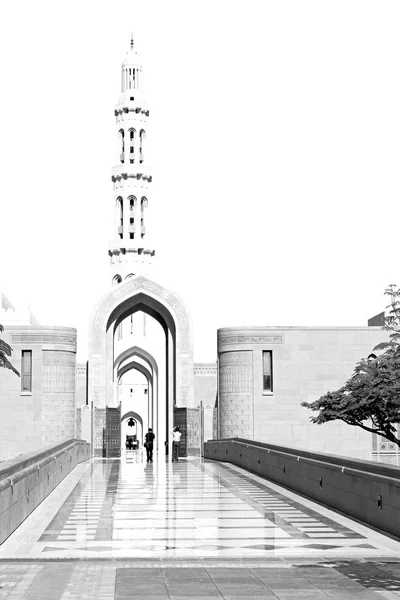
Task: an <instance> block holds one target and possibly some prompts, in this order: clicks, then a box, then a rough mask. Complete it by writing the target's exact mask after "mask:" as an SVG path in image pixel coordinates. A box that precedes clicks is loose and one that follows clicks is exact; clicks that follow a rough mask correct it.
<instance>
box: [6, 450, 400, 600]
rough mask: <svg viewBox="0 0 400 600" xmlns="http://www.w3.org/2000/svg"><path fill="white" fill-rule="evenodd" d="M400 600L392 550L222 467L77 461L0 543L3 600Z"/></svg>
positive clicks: (392, 545) (376, 537) (398, 560)
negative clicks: (81, 463) (250, 599)
mask: <svg viewBox="0 0 400 600" xmlns="http://www.w3.org/2000/svg"><path fill="white" fill-rule="evenodd" d="M3 598H9V599H10V600H22V599H24V600H39V599H40V600H46V599H48V600H77V599H82V600H83V599H88V600H90V599H93V600H94V599H96V600H114V599H128V598H137V599H139V598H140V599H143V600H151V599H153V598H154V599H155V598H157V599H167V598H169V599H178V598H179V599H181V600H182V599H183V598H190V599H192V600H194V599H195V598H202V599H203V600H211V599H214V598H220V599H221V598H225V599H226V600H228V599H229V600H235V599H236V598H237V599H239V598H240V599H241V600H246V599H247V598H252V600H254V598H278V599H280V600H289V599H292V598H298V599H302V598H304V599H307V600H313V599H314V598H315V599H317V598H321V599H322V598H324V599H331V600H347V599H348V600H350V599H351V600H357V599H358V598H359V599H360V600H361V599H362V600H370V599H371V600H372V599H374V598H375V599H379V598H387V599H391V598H396V599H398V598H400V543H398V542H396V541H394V540H391V539H390V538H388V537H386V536H383V535H381V534H378V533H377V532H374V531H371V530H369V529H367V528H364V527H363V526H361V525H360V524H358V523H355V522H353V521H350V520H349V519H347V518H344V517H342V516H339V515H338V514H336V513H333V512H332V511H329V510H327V509H324V508H323V507H321V506H319V505H317V504H315V503H312V502H311V501H308V500H305V499H303V498H300V497H299V496H296V495H295V494H293V493H291V492H288V491H287V490H284V489H283V488H280V487H279V486H277V485H274V484H272V483H269V482H267V481H265V480H263V479H261V478H259V477H256V476H253V475H251V474H249V473H247V472H245V471H242V470H241V469H238V468H237V467H234V466H232V465H228V464H218V463H213V462H202V461H200V460H196V459H193V460H189V459H188V460H181V461H180V462H178V463H166V462H165V460H164V458H161V457H160V459H159V460H158V462H157V461H156V462H155V463H150V464H146V463H144V462H143V458H142V455H141V454H139V453H136V452H130V453H128V454H127V455H126V456H124V457H123V459H121V460H108V461H106V460H101V459H99V460H94V461H93V462H91V463H90V464H86V465H80V466H79V467H77V468H76V469H75V470H74V472H73V473H72V474H71V475H70V476H68V477H67V478H66V480H64V482H62V483H61V484H60V485H59V486H58V488H57V489H56V490H55V491H54V492H53V493H52V494H51V495H50V496H49V497H48V498H47V499H46V500H45V501H44V502H43V503H42V504H41V505H40V506H39V507H38V508H37V509H36V511H35V512H34V513H33V514H32V515H31V516H30V517H29V518H28V519H27V520H26V521H25V523H23V524H22V525H21V526H20V527H19V529H18V530H17V531H16V532H15V533H14V534H13V535H12V536H11V537H10V538H9V539H8V540H7V541H6V542H5V543H4V544H3V545H2V546H1V547H0V600H2V599H3Z"/></svg>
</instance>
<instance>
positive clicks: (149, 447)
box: [144, 427, 156, 462]
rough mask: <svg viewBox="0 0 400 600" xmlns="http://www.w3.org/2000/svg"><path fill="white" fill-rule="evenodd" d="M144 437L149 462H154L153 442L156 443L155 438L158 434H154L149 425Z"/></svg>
mask: <svg viewBox="0 0 400 600" xmlns="http://www.w3.org/2000/svg"><path fill="white" fill-rule="evenodd" d="M144 437H145V440H146V442H145V447H146V456H147V462H153V443H154V439H155V437H156V436H155V435H154V433H153V430H152V428H151V427H149V430H148V432H147V433H146V435H145V436H144Z"/></svg>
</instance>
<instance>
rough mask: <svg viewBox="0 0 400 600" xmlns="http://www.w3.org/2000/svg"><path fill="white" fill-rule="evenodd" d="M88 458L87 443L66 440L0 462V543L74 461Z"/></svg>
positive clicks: (47, 493) (58, 481)
mask: <svg viewBox="0 0 400 600" xmlns="http://www.w3.org/2000/svg"><path fill="white" fill-rule="evenodd" d="M89 458H90V446H89V444H87V443H85V442H81V441H78V440H69V441H67V442H65V443H63V444H55V445H50V446H47V447H46V448H43V449H41V450H39V451H37V452H30V453H27V454H26V455H24V456H23V457H20V458H16V459H14V460H9V461H6V462H4V463H2V464H1V465H0V466H1V468H0V544H2V543H3V542H4V540H5V539H7V538H8V536H9V535H11V533H12V532H13V531H15V530H16V529H17V527H19V525H20V524H21V523H22V522H23V521H24V520H25V519H26V517H27V516H28V515H30V513H31V512H32V511H33V510H35V508H36V507H37V506H38V505H39V504H40V503H41V502H42V501H43V500H44V499H45V498H46V496H48V495H49V494H50V492H51V491H52V490H54V488H56V487H57V485H58V484H59V483H60V482H61V481H62V480H63V479H64V477H66V475H68V473H70V472H71V471H72V469H74V467H75V466H76V465H77V464H78V463H81V462H83V461H85V460H88V459H89Z"/></svg>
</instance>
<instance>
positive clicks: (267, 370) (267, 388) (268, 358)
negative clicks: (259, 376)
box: [263, 350, 273, 392]
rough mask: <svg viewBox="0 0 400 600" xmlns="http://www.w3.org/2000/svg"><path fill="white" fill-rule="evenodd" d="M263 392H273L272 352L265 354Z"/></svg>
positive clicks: (265, 352) (268, 351) (267, 351)
mask: <svg viewBox="0 0 400 600" xmlns="http://www.w3.org/2000/svg"><path fill="white" fill-rule="evenodd" d="M263 391H264V392H272V391H273V388H272V350H266V351H264V352H263Z"/></svg>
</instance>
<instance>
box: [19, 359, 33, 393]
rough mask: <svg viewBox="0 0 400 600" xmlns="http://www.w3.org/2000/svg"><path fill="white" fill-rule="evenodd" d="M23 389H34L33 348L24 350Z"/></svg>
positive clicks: (28, 390)
mask: <svg viewBox="0 0 400 600" xmlns="http://www.w3.org/2000/svg"><path fill="white" fill-rule="evenodd" d="M21 362H22V365H21V391H22V392H31V391H32V350H22V361H21Z"/></svg>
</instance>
